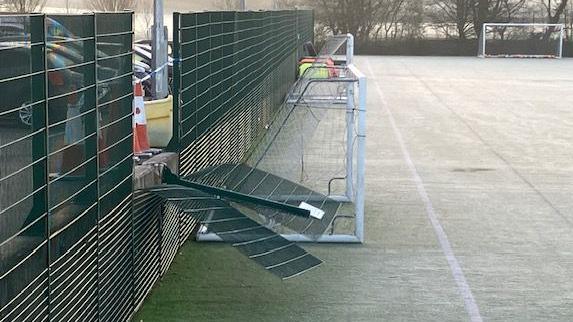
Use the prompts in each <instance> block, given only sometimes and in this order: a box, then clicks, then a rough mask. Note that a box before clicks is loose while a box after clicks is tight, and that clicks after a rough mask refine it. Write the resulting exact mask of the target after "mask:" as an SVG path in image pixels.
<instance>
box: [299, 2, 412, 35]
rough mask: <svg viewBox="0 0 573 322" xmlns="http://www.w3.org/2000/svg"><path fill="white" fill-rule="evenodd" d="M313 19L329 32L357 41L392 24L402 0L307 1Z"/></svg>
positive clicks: (387, 28)
mask: <svg viewBox="0 0 573 322" xmlns="http://www.w3.org/2000/svg"><path fill="white" fill-rule="evenodd" d="M307 3H308V4H309V5H310V6H311V7H313V8H314V9H315V18H316V20H317V22H318V23H319V24H321V25H323V26H325V27H326V29H328V30H329V31H330V32H332V33H333V34H344V33H351V34H353V35H354V37H355V39H356V40H357V42H365V41H367V40H369V39H370V38H371V37H372V36H377V35H378V34H379V33H380V32H381V31H382V29H384V30H385V31H386V34H388V32H390V31H391V30H392V28H393V27H395V22H396V19H397V17H398V13H399V12H400V11H399V10H400V9H401V8H402V6H403V5H404V3H405V0H308V1H307Z"/></svg>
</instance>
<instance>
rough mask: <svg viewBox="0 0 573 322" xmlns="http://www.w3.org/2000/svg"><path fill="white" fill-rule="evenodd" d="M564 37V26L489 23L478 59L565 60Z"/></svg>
mask: <svg viewBox="0 0 573 322" xmlns="http://www.w3.org/2000/svg"><path fill="white" fill-rule="evenodd" d="M564 36H565V26H564V25H563V24H543V23H485V24H484V25H483V28H482V32H481V34H480V37H479V50H478V57H483V58H489V57H498V58H561V57H562V56H563V39H564Z"/></svg>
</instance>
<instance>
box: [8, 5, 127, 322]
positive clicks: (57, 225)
mask: <svg viewBox="0 0 573 322" xmlns="http://www.w3.org/2000/svg"><path fill="white" fill-rule="evenodd" d="M3 20H4V21H7V24H10V23H12V24H13V25H15V26H16V27H18V26H19V27H21V33H20V34H15V36H14V37H15V38H16V39H12V40H11V41H12V42H9V41H8V42H6V43H3V44H4V45H6V44H8V45H7V46H5V47H3V48H2V49H1V51H0V56H2V55H3V54H4V55H6V56H4V57H3V58H7V57H8V56H7V55H8V53H10V52H11V51H14V50H16V49H17V48H20V49H22V50H23V52H24V54H25V55H29V57H30V65H29V66H28V65H25V64H23V65H22V68H28V67H29V68H30V70H29V72H27V73H18V74H17V75H12V77H7V78H2V79H0V85H5V86H13V87H14V86H16V87H14V88H18V87H21V88H23V89H24V90H25V91H24V92H23V93H22V95H24V96H27V97H29V98H30V100H31V102H30V101H25V102H24V105H23V106H14V107H13V108H10V107H9V106H8V109H6V108H5V107H4V108H2V109H0V111H1V112H0V114H1V115H3V116H10V115H14V114H16V113H18V114H20V113H24V112H22V111H28V112H26V113H29V116H30V120H31V124H30V127H29V128H25V127H24V128H25V129H29V131H30V132H31V134H27V135H22V136H20V137H19V138H16V139H15V140H12V141H11V142H7V143H5V144H2V145H1V146H0V158H1V159H2V160H3V162H4V161H6V162H7V163H8V162H13V163H14V167H18V168H20V169H18V170H10V169H8V170H5V169H4V171H0V186H2V184H3V183H5V184H6V185H4V186H2V187H1V188H2V190H3V191H2V196H3V197H4V198H6V199H7V200H8V201H7V202H5V203H6V205H4V206H3V205H2V204H1V203H0V216H3V217H4V218H0V219H1V220H2V222H3V223H9V222H10V221H12V225H13V226H15V227H16V226H19V225H22V227H20V228H19V229H18V231H14V232H11V231H10V229H11V228H10V227H9V226H6V225H3V226H2V228H3V231H1V232H0V238H1V239H0V250H1V252H0V255H1V256H2V257H3V258H2V261H3V262H4V263H5V264H4V265H2V266H1V267H0V289H1V290H2V292H0V321H13V320H19V321H28V320H30V321H35V320H49V321H58V320H106V321H108V320H126V319H128V318H129V317H130V316H131V314H132V313H133V310H134V308H135V307H136V303H135V297H134V295H133V293H134V291H133V289H134V284H135V283H134V274H133V271H134V269H133V258H134V255H135V254H134V250H133V249H134V247H133V242H132V240H133V237H132V236H133V215H132V202H133V201H132V193H133V162H132V157H133V153H132V107H131V106H132V100H133V90H132V74H133V72H132V65H131V61H132V43H133V13H131V12H123V13H95V14H85V15H43V14H29V15H8V16H6V15H4V16H0V21H3ZM14 21H16V22H15V23H13V22H14ZM9 57H10V58H11V59H13V58H14V56H9ZM8 60H10V59H8ZM12 63H14V64H17V62H13V61H12ZM4 66H6V69H3V70H2V69H0V72H6V73H8V74H9V73H10V72H9V70H10V66H8V65H4ZM5 76H6V75H5ZM18 80H23V83H24V86H23V87H22V86H18V85H22V84H18V83H16V82H18ZM26 84H27V85H26ZM3 89H4V90H5V89H6V88H3ZM5 106H6V105H5ZM23 107H28V108H29V109H24V108H23ZM24 114H25V113H24ZM18 121H19V120H18V119H16V122H18ZM12 125H14V124H12ZM12 125H9V124H8V125H6V126H12ZM20 131H28V130H20ZM14 132H16V130H14ZM4 135H6V134H4ZM13 145H18V146H17V147H16V148H18V149H16V148H13V147H12V146H13ZM12 148H13V150H19V151H18V152H19V153H21V154H22V155H24V154H26V155H27V154H30V155H31V161H30V162H28V163H27V164H21V163H26V162H27V161H26V159H28V158H29V157H26V156H24V157H22V161H18V160H19V159H16V158H14V157H13V156H12V155H11V153H12V152H11V151H9V149H12ZM8 160H16V161H8ZM18 162H19V163H18ZM28 170H31V171H28ZM2 172H6V173H4V174H3V173H2ZM10 180H15V181H10ZM18 180H19V181H18ZM27 181H31V182H32V183H31V185H32V186H33V187H31V189H30V190H31V192H30V193H27V194H26V195H25V196H24V197H23V198H22V199H20V200H10V198H14V196H17V195H18V191H17V190H18V189H17V187H13V188H15V189H13V190H10V191H11V192H10V193H5V190H4V189H7V187H8V184H10V185H11V186H14V185H17V184H18V182H20V183H22V185H23V186H26V182H27ZM26 189H27V188H23V190H26ZM24 192H26V191H24ZM24 203H26V204H29V206H30V209H28V210H26V207H24V206H21V204H24ZM19 208H22V209H19ZM14 209H15V210H16V211H13V210H14ZM19 218H22V219H19ZM18 221H22V223H18ZM4 235H7V236H4ZM30 243H34V244H33V245H35V246H26V245H27V244H30ZM31 247H32V249H30V248H31Z"/></svg>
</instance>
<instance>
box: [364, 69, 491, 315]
mask: <svg viewBox="0 0 573 322" xmlns="http://www.w3.org/2000/svg"><path fill="white" fill-rule="evenodd" d="M366 62H367V64H368V71H369V72H370V75H374V71H373V70H372V65H371V64H370V61H369V60H367V61H366ZM371 84H374V87H376V91H377V92H378V96H380V100H381V102H382V105H383V107H384V109H385V110H386V112H387V114H388V120H389V121H390V125H391V126H392V130H393V132H394V135H395V136H396V140H397V141H398V143H399V144H400V149H401V150H402V155H403V157H404V160H405V161H406V164H407V165H408V169H409V170H410V173H411V174H412V177H413V179H414V182H415V184H416V190H418V194H419V195H420V198H421V199H422V201H423V202H424V205H425V208H426V214H427V215H428V219H429V220H430V223H431V224H432V227H433V228H434V232H435V233H436V237H437V238H438V242H439V243H440V246H441V248H442V251H443V252H444V255H445V256H446V260H447V261H448V265H449V266H450V270H451V272H452V276H453V277H454V280H455V282H456V284H457V286H458V290H459V292H460V294H461V295H462V297H463V299H464V306H465V308H466V311H467V313H468V315H469V317H470V320H471V321H472V322H482V321H483V319H482V317H481V314H480V312H479V308H478V306H477V304H476V301H475V299H474V296H473V294H472V290H471V289H470V286H469V284H468V282H467V280H466V277H465V275H464V272H463V270H462V268H461V266H460V263H459V262H458V260H457V258H456V256H455V255H454V251H453V250H452V246H451V244H450V241H449V240H448V235H447V234H446V232H445V230H444V228H443V227H442V224H441V223H440V221H439V220H438V216H437V215H436V211H435V210H434V206H433V204H432V201H431V200H430V197H429V196H428V192H427V191H426V188H425V187H424V182H423V181H422V178H421V177H420V174H419V173H418V170H417V169H416V166H415V165H414V162H413V161H412V158H411V156H410V152H408V149H407V148H406V144H405V143H404V139H403V138H402V133H401V132H400V130H399V129H398V127H397V126H396V120H395V118H394V115H393V114H392V111H391V110H390V108H389V106H388V102H386V99H385V98H384V94H383V93H382V90H381V89H380V87H379V86H378V83H377V82H376V81H375V80H373V82H372V83H371Z"/></svg>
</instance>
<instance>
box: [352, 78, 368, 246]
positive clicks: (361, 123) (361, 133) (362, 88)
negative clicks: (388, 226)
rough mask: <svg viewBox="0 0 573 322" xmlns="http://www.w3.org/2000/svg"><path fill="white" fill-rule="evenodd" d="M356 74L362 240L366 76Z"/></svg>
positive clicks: (358, 213) (358, 221)
mask: <svg viewBox="0 0 573 322" xmlns="http://www.w3.org/2000/svg"><path fill="white" fill-rule="evenodd" d="M356 76H358V96H359V101H358V129H357V130H358V155H357V159H358V160H357V168H358V169H357V179H356V189H357V193H356V202H355V209H356V237H358V239H359V240H360V241H361V242H364V197H365V196H364V194H365V184H364V176H365V171H366V88H367V81H366V76H364V75H362V74H361V73H357V75H356Z"/></svg>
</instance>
